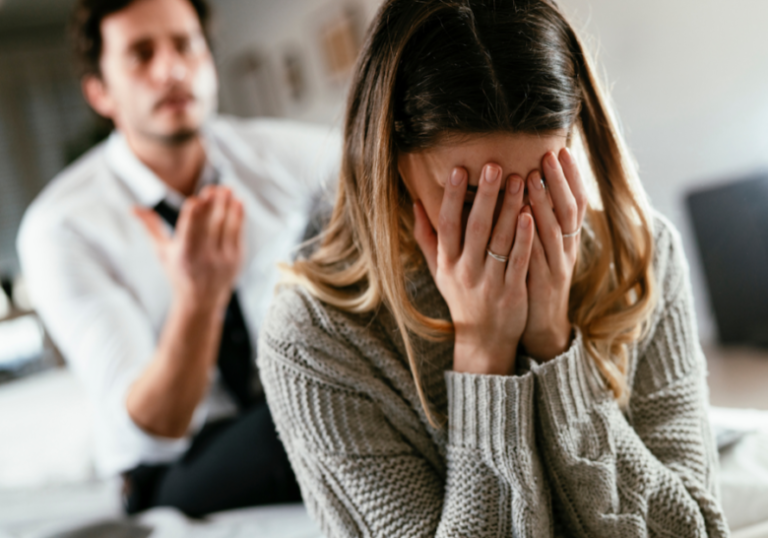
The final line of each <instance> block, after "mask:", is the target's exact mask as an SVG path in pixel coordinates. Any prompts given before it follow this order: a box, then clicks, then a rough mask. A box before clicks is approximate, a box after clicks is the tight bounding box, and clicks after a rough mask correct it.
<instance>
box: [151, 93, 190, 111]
mask: <svg viewBox="0 0 768 538" xmlns="http://www.w3.org/2000/svg"><path fill="white" fill-rule="evenodd" d="M174 101H195V96H194V95H193V94H192V92H189V91H185V90H172V91H170V92H168V93H167V94H166V95H164V96H163V97H161V98H160V99H158V100H157V102H156V103H155V105H154V106H153V107H152V109H153V110H158V109H159V108H161V107H163V106H165V105H167V104H169V103H172V102H174Z"/></svg>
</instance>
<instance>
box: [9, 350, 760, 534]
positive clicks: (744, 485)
mask: <svg viewBox="0 0 768 538" xmlns="http://www.w3.org/2000/svg"><path fill="white" fill-rule="evenodd" d="M710 355H712V356H713V357H714V356H715V355H713V354H710ZM746 357H747V359H749V357H750V355H749V354H747V355H746ZM711 360H714V361H717V360H719V359H717V358H715V359H711ZM723 360H724V361H726V362H727V361H730V360H731V359H730V358H726V359H723ZM735 360H736V362H737V363H738V362H739V360H740V359H739V358H737V359H735ZM710 364H711V365H712V364H713V363H712V362H711V363H710ZM744 364H747V365H748V364H749V361H748V360H747V362H745V363H744ZM713 370H714V369H713ZM714 378H719V375H718V374H717V373H715V372H713V374H712V375H711V376H710V381H712V380H713V379H714ZM711 386H713V387H714V386H715V385H711ZM713 394H715V395H717V394H721V393H720V392H719V389H718V390H713ZM722 394H727V391H726V392H725V393H722ZM717 397H718V398H719V397H720V396H717ZM710 417H711V420H712V423H713V426H714V427H715V428H720V427H727V428H731V429H737V430H742V431H749V432H750V433H749V434H747V435H745V436H744V437H743V438H742V439H741V440H740V441H739V442H737V443H736V444H734V445H733V446H732V447H731V448H729V449H727V450H725V451H723V452H722V454H721V458H720V467H721V473H720V477H721V492H722V496H723V507H724V509H725V512H726V515H727V517H728V520H729V522H730V524H731V526H732V528H733V529H734V530H735V532H734V534H733V536H734V538H768V528H766V527H767V526H768V412H766V411H758V410H748V409H731V408H713V409H712V411H711V414H710ZM90 420H91V416H90V409H89V405H88V402H87V400H86V395H85V393H84V391H83V389H82V387H81V386H80V385H79V383H78V382H77V380H76V379H75V378H74V376H73V375H72V373H71V372H70V371H69V370H67V369H65V368H57V369H53V370H48V371H46V372H42V373H40V374H37V375H35V376H32V377H28V378H25V379H22V380H19V381H15V382H13V383H9V384H6V385H2V386H0V439H2V440H3V442H2V443H0V537H2V538H7V537H13V538H27V537H29V538H32V537H37V538H46V537H47V538H50V537H53V536H59V537H61V536H68V537H70V538H72V537H74V536H89V537H91V538H94V537H98V536H110V537H114V536H116V535H115V534H112V535H110V534H103V533H102V534H96V533H92V534H87V535H86V534H80V535H77V534H62V533H65V532H66V531H68V530H71V529H73V528H83V527H87V526H88V525H92V524H94V523H96V522H99V521H101V522H103V521H105V520H106V521H112V522H113V523H114V524H118V522H121V521H125V520H124V519H122V513H121V509H120V503H119V493H118V492H119V488H120V484H119V481H116V480H106V481H105V480H102V479H100V478H99V477H97V476H96V474H95V473H94V469H93V453H92V447H91V439H90ZM139 523H140V524H141V525H144V526H150V527H152V528H153V529H154V531H153V534H151V536H152V538H170V537H174V538H175V537H179V536H185V537H186V536H191V537H194V536H201V537H205V538H218V537H222V538H225V537H226V538H232V537H234V536H260V537H262V538H272V537H274V538H277V537H280V538H320V536H321V535H320V533H319V531H318V530H317V528H316V526H315V525H314V523H313V522H312V521H311V519H310V518H309V516H308V515H307V513H306V511H305V509H304V507H303V506H301V505H282V506H268V507H261V508H253V509H244V510H234V511H230V512H224V513H221V514H217V515H214V516H212V517H211V518H207V519H206V521H205V522H199V521H191V520H188V519H187V518H185V517H184V516H182V515H181V514H180V513H178V512H176V511H174V510H169V509H156V510H151V511H149V512H147V513H146V514H145V515H143V516H142V517H141V518H140V520H139ZM113 530H114V529H113ZM4 533H5V534H4Z"/></svg>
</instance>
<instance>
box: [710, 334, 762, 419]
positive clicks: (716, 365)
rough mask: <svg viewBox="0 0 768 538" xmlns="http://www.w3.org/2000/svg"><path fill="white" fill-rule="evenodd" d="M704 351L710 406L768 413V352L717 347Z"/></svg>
mask: <svg viewBox="0 0 768 538" xmlns="http://www.w3.org/2000/svg"><path fill="white" fill-rule="evenodd" d="M703 349H704V354H705V355H706V357H707V365H708V367H709V401H710V403H711V404H712V405H715V406H719V407H742V408H743V407H747V408H752V409H764V410H768V349H757V348H749V347H735V346H734V347H730V346H728V347H723V346H718V345H705V346H704V347H703Z"/></svg>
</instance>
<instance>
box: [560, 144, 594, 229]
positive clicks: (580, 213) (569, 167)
mask: <svg viewBox="0 0 768 538" xmlns="http://www.w3.org/2000/svg"><path fill="white" fill-rule="evenodd" d="M559 159H560V165H561V166H562V169H563V172H564V174H565V179H566V181H567V182H568V186H569V187H570V189H571V193H572V195H573V198H574V200H575V202H576V208H577V217H576V222H577V224H578V226H581V224H582V223H583V222H584V213H585V212H586V210H587V203H588V197H587V186H586V185H585V184H584V180H583V179H582V177H581V172H579V167H578V166H577V165H576V160H575V159H574V158H573V154H572V153H571V151H570V150H569V149H568V148H563V149H561V150H560V154H559ZM572 231H575V228H574V230H567V231H566V232H565V233H571V232H572ZM577 239H578V237H577Z"/></svg>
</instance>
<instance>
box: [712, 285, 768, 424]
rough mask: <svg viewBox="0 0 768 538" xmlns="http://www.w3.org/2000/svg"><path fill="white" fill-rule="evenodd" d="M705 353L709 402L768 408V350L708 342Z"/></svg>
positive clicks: (717, 404) (731, 405)
mask: <svg viewBox="0 0 768 538" xmlns="http://www.w3.org/2000/svg"><path fill="white" fill-rule="evenodd" d="M766 278H768V274H766ZM704 354H705V355H706V357H707V366H708V368H709V378H708V383H709V400H710V402H711V403H712V405H715V406H720V407H736V408H752V409H762V410H768V349H765V350H764V349H760V348H751V347H747V346H719V345H707V346H704Z"/></svg>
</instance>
